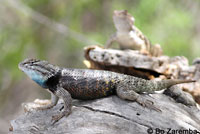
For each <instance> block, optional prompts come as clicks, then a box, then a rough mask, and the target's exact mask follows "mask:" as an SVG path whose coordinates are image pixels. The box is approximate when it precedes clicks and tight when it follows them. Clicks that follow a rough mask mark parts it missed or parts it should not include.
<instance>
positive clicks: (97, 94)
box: [18, 59, 195, 122]
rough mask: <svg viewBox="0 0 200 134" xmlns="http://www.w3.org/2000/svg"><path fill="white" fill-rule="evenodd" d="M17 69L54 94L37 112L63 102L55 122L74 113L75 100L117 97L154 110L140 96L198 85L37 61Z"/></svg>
mask: <svg viewBox="0 0 200 134" xmlns="http://www.w3.org/2000/svg"><path fill="white" fill-rule="evenodd" d="M18 66H19V69H20V70H22V71H23V72H24V73H25V74H27V75H28V76H29V77H30V78H31V79H32V80H33V81H35V82H36V83H37V84H39V85H40V86H41V87H43V88H45V89H47V90H48V91H49V92H50V93H51V103H50V104H48V105H45V106H43V107H39V108H38V109H40V110H45V109H50V108H52V107H54V106H55V105H56V104H57V102H58V99H59V98H60V99H62V100H63V102H64V108H63V111H62V112H61V113H59V114H57V115H54V116H52V121H53V122H57V121H58V120H60V119H61V118H62V117H64V116H68V115H69V114H70V113H71V107H72V99H79V100H92V99H98V98H103V97H106V96H110V95H113V94H116V95H117V96H118V97H119V98H121V99H124V100H130V101H136V102H138V103H139V104H140V105H142V106H144V107H149V108H153V107H152V106H153V102H151V101H149V100H146V99H145V98H144V97H143V96H142V95H140V93H143V92H147V93H152V92H153V91H157V90H162V89H165V88H168V87H171V86H173V85H176V84H180V83H188V82H195V81H194V80H170V79H168V80H161V81H154V80H145V79H142V78H138V77H134V76H130V75H125V74H120V73H115V72H111V71H104V70H92V69H74V68H62V67H58V66H56V65H52V64H50V63H49V62H48V61H45V60H37V59H25V60H24V61H22V62H20V63H19V65H18Z"/></svg>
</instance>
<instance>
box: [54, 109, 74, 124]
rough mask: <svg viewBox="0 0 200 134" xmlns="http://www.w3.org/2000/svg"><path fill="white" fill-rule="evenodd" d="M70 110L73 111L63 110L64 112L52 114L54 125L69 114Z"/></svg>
mask: <svg viewBox="0 0 200 134" xmlns="http://www.w3.org/2000/svg"><path fill="white" fill-rule="evenodd" d="M70 112H71V111H63V112H62V113H60V114H58V115H54V116H52V119H51V122H52V125H54V124H55V123H56V122H58V121H59V120H60V119H61V118H63V117H64V116H68V115H69V114H70Z"/></svg>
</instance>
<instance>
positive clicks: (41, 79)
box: [18, 59, 60, 88]
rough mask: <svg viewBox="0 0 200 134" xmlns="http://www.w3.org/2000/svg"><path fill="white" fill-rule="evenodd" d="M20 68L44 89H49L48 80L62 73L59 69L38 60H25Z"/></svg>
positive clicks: (20, 64)
mask: <svg viewBox="0 0 200 134" xmlns="http://www.w3.org/2000/svg"><path fill="white" fill-rule="evenodd" d="M18 67H19V69H20V70H22V71H23V72H24V73H26V74H27V75H28V76H29V77H30V78H31V79H32V80H33V81H35V82H36V83H38V84H39V85H40V86H42V87H43V88H47V85H46V82H47V80H48V79H49V78H51V77H53V76H55V75H56V74H57V73H58V72H59V71H60V68H59V67H57V66H54V65H51V64H49V63H48V62H47V61H42V60H36V59H25V60H24V61H22V62H20V63H19V65H18Z"/></svg>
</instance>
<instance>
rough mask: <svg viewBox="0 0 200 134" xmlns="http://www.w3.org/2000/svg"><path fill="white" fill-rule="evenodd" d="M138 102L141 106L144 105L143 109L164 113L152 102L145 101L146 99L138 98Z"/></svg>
mask: <svg viewBox="0 0 200 134" xmlns="http://www.w3.org/2000/svg"><path fill="white" fill-rule="evenodd" d="M136 102H138V103H139V104H140V105H142V106H143V107H147V108H149V109H153V110H155V111H157V112H162V111H161V110H160V109H159V108H157V107H155V106H154V103H153V101H150V100H148V99H144V98H141V97H140V98H137V99H136Z"/></svg>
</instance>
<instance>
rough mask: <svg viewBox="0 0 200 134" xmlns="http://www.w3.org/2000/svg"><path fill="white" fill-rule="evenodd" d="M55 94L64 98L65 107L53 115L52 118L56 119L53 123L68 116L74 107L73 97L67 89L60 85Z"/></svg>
mask: <svg viewBox="0 0 200 134" xmlns="http://www.w3.org/2000/svg"><path fill="white" fill-rule="evenodd" d="M55 95H56V96H58V97H59V98H61V99H63V101H64V109H63V111H62V112H61V113H60V114H58V115H54V116H52V120H53V121H54V122H53V123H55V122H57V121H59V120H60V119H61V118H62V117H63V116H68V115H69V114H70V113H71V107H72V98H71V95H70V94H69V92H68V91H67V90H65V89H64V88H62V87H59V88H57V90H56V91H55Z"/></svg>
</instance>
